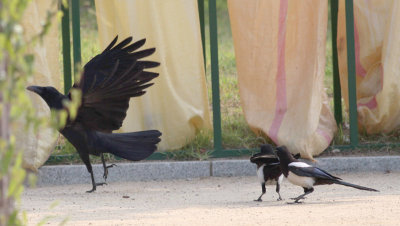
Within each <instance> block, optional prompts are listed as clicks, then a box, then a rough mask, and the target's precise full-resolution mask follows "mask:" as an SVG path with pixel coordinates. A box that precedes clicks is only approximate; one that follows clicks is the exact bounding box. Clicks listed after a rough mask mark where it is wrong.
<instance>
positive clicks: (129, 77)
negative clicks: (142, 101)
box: [69, 36, 159, 132]
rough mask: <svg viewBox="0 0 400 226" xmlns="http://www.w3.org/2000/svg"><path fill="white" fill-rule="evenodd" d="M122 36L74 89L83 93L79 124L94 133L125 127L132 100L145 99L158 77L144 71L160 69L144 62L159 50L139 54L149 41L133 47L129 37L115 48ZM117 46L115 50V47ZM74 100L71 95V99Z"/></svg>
mask: <svg viewBox="0 0 400 226" xmlns="http://www.w3.org/2000/svg"><path fill="white" fill-rule="evenodd" d="M117 39H118V36H117V37H115V39H114V40H113V41H112V42H111V43H110V44H109V45H108V47H107V48H106V49H105V50H104V51H103V52H102V53H101V54H99V55H97V56H95V57H94V58H93V59H91V60H90V61H89V62H88V63H87V64H86V65H85V67H84V71H83V74H82V76H81V79H80V82H79V83H76V84H74V88H78V89H80V90H82V104H81V106H80V108H79V109H78V114H77V118H76V120H75V121H76V122H79V123H81V124H82V125H83V126H84V127H86V128H90V129H93V130H98V131H103V132H111V131H112V130H117V129H119V128H120V127H121V126H122V122H123V120H124V119H125V117H126V111H127V110H128V107H129V99H130V98H131V97H137V96H141V95H143V94H144V93H145V92H146V91H144V90H145V89H146V88H147V87H149V86H151V85H153V83H149V82H150V81H151V80H152V79H153V78H156V77H157V76H158V73H154V72H148V71H144V69H146V68H153V67H157V66H158V65H159V63H158V62H153V61H143V60H141V58H144V57H147V56H150V55H151V54H153V53H154V52H155V48H151V49H145V50H141V51H137V50H138V49H139V48H140V47H141V46H143V45H144V43H145V42H146V40H145V39H143V40H140V41H137V42H135V43H132V44H131V41H132V37H129V38H127V39H125V40H123V41H122V42H120V43H119V44H117V45H115V44H116V42H117ZM114 45H115V46H114ZM69 97H70V98H71V95H69Z"/></svg>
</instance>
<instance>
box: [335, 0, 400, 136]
mask: <svg viewBox="0 0 400 226" xmlns="http://www.w3.org/2000/svg"><path fill="white" fill-rule="evenodd" d="M345 17H346V12H345V1H344V0H342V1H340V2H339V15H338V36H337V41H338V55H339V71H340V81H341V86H342V94H343V98H344V100H345V103H346V106H348V88H347V84H348V82H347V77H348V76H347V75H348V73H347V43H346V20H345V19H346V18H345ZM399 28H400V2H399V1H393V0H385V1H379V0H370V1H366V0H365V1H361V0H360V1H354V39H355V56H356V80H357V111H358V122H359V127H360V128H361V129H363V130H365V131H366V132H367V133H369V134H372V133H380V132H384V133H388V132H391V131H392V130H393V129H395V128H398V127H399V126H400V101H399V100H400V42H399V40H400V30H399Z"/></svg>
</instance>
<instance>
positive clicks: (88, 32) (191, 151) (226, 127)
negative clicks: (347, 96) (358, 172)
mask: <svg viewBox="0 0 400 226" xmlns="http://www.w3.org/2000/svg"><path fill="white" fill-rule="evenodd" d="M80 4H81V46H82V51H81V52H82V62H83V64H84V63H86V62H87V61H88V60H90V59H91V58H92V57H93V56H95V55H96V54H98V53H99V52H100V51H101V50H100V49H99V43H98V38H97V37H98V33H97V24H96V15H95V10H94V3H93V0H85V1H80ZM205 8H206V10H205V12H206V13H205V24H206V28H205V29H206V40H209V32H208V29H209V27H208V12H207V9H208V3H207V1H206V2H205ZM217 15H218V18H217V19H218V45H219V68H220V98H221V100H220V101H221V118H222V143H223V147H224V148H226V149H239V148H241V149H243V148H258V147H259V145H260V144H262V143H266V142H268V143H271V141H270V140H268V138H265V137H263V136H261V135H257V134H256V133H254V132H253V131H251V130H250V128H249V126H248V125H247V123H246V121H245V118H244V115H243V110H242V108H241V105H240V98H239V90H238V80H237V73H236V61H235V53H234V46H233V40H232V34H231V29H230V23H229V15H228V9H227V3H226V0H218V1H217ZM205 47H206V59H207V60H206V79H207V85H208V94H209V102H210V109H212V104H211V103H212V95H211V75H210V66H211V62H210V46H209V42H208V41H206V46H205ZM331 56H332V46H331V31H330V21H329V22H328V32H327V42H326V65H325V79H324V84H325V87H326V89H327V94H328V97H329V98H330V103H331V107H332V110H333V86H332V76H333V75H332V58H331ZM343 118H344V121H345V122H346V123H344V124H343V125H342V126H340V128H339V131H338V133H337V134H336V136H335V138H334V141H333V144H335V145H341V144H346V143H348V142H349V138H348V124H347V122H348V116H347V114H346V113H345V112H343ZM399 134H400V132H398V131H395V132H394V133H392V134H390V135H374V136H367V135H365V134H364V135H363V134H360V140H361V142H367V143H368V142H393V141H397V140H398V139H399ZM59 147H60V148H59V149H58V150H56V152H55V153H54V154H55V155H59V154H60V155H63V154H70V153H75V151H74V149H73V147H72V146H71V145H70V144H65V143H64V141H63V140H61V141H60V145H59ZM212 147H213V133H212V131H199V133H198V135H197V136H196V137H195V138H194V139H193V140H192V141H190V142H189V143H188V144H187V145H186V146H185V147H183V148H182V149H181V150H174V151H172V152H171V153H170V154H169V155H168V158H170V159H175V160H204V159H207V158H209V157H210V151H209V150H211V149H212ZM108 158H110V159H112V158H113V157H112V156H108ZM78 160H79V159H78ZM94 160H95V161H99V159H96V158H94Z"/></svg>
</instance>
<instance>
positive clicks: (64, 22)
mask: <svg viewBox="0 0 400 226" xmlns="http://www.w3.org/2000/svg"><path fill="white" fill-rule="evenodd" d="M60 2H62V1H60ZM60 4H61V11H62V13H63V16H62V18H61V33H62V50H63V68H64V93H65V94H67V93H68V91H69V89H70V88H71V85H72V79H71V44H70V30H69V5H68V6H67V5H64V4H63V3H60Z"/></svg>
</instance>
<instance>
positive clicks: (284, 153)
mask: <svg viewBox="0 0 400 226" xmlns="http://www.w3.org/2000/svg"><path fill="white" fill-rule="evenodd" d="M275 154H276V156H277V157H278V159H279V161H280V162H282V163H287V164H289V163H291V162H296V161H297V160H296V159H295V158H293V155H292V154H291V153H290V152H289V150H288V149H287V148H286V146H279V147H277V148H276V152H275Z"/></svg>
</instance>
